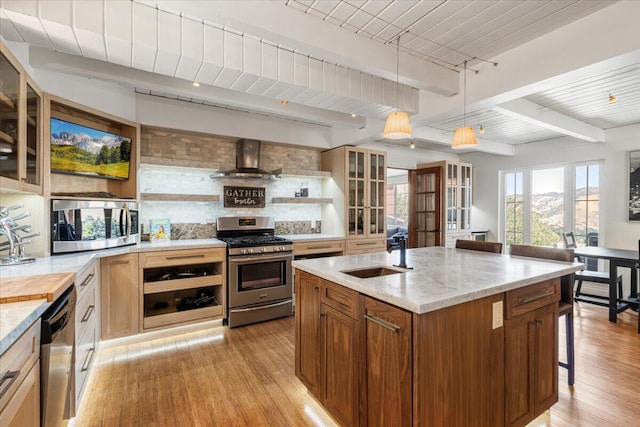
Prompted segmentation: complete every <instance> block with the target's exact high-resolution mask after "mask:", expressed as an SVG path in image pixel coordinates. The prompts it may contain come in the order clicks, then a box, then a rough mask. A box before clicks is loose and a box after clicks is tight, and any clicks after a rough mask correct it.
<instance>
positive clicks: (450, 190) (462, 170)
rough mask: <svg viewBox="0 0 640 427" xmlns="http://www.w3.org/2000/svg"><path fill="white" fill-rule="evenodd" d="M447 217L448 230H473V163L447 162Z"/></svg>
mask: <svg viewBox="0 0 640 427" xmlns="http://www.w3.org/2000/svg"><path fill="white" fill-rule="evenodd" d="M446 168H447V175H446V200H447V208H446V218H447V230H448V231H469V230H471V165H470V164H468V163H447V164H446Z"/></svg>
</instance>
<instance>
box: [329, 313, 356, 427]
mask: <svg viewBox="0 0 640 427" xmlns="http://www.w3.org/2000/svg"><path fill="white" fill-rule="evenodd" d="M321 329H322V367H323V369H324V370H323V378H322V379H323V381H322V389H323V393H322V399H321V401H322V403H323V406H324V407H325V409H327V411H329V412H330V413H331V415H333V416H334V418H335V419H336V420H337V421H338V423H339V424H340V425H343V426H355V425H358V369H357V355H358V343H359V342H358V337H359V334H358V321H357V320H355V319H352V318H351V317H349V316H346V315H344V314H342V313H340V312H339V311H338V310H336V309H334V308H332V307H329V306H328V305H326V304H321Z"/></svg>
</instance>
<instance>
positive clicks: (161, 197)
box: [140, 193, 220, 202]
mask: <svg viewBox="0 0 640 427" xmlns="http://www.w3.org/2000/svg"><path fill="white" fill-rule="evenodd" d="M140 200H147V201H157V202H219V201H220V196H219V195H217V194H172V193H140Z"/></svg>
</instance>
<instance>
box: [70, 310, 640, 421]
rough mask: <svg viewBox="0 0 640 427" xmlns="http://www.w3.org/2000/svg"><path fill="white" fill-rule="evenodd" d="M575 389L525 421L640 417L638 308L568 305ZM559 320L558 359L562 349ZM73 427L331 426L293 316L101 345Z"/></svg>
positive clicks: (563, 386)
mask: <svg viewBox="0 0 640 427" xmlns="http://www.w3.org/2000/svg"><path fill="white" fill-rule="evenodd" d="M575 313H576V316H575V334H576V365H577V371H576V385H575V386H574V387H569V386H568V385H567V374H566V370H565V369H562V368H560V370H559V372H560V375H559V381H560V387H559V388H560V401H559V402H558V403H557V404H556V405H554V406H553V408H552V409H551V410H550V411H548V412H547V413H546V414H544V415H543V416H542V417H540V418H539V419H537V420H536V421H535V422H534V423H532V424H531V426H553V427H560V426H572V427H574V426H585V427H590V426H597V427H604V426H631V425H637V421H638V416H639V415H638V414H640V399H638V396H640V375H638V372H639V368H640V334H638V333H637V332H636V327H637V321H638V319H637V313H633V312H625V313H622V314H621V315H620V316H619V320H618V323H617V324H613V323H610V322H609V321H608V320H607V313H606V309H604V308H602V307H596V306H590V305H588V304H577V305H576V307H575ZM563 331H564V325H563V324H562V320H561V324H560V357H561V358H563V355H564V345H563V343H564V334H563ZM97 357H98V359H97V361H96V362H97V363H96V366H95V368H94V372H93V373H92V376H91V378H90V382H89V383H88V384H87V387H88V388H87V391H86V393H85V398H84V401H83V404H82V408H81V411H80V413H79V414H78V416H77V417H76V420H75V424H76V425H77V426H82V427H85V426H249V425H250V426H335V423H334V422H333V421H332V420H331V419H330V418H329V417H328V416H327V415H326V414H325V413H324V411H323V410H322V409H321V408H320V407H319V405H318V404H317V403H316V402H315V400H313V398H311V397H310V395H309V394H307V392H306V389H305V388H304V386H303V385H302V384H301V383H300V382H299V381H298V379H297V378H296V377H295V375H294V322H293V317H289V318H284V319H280V320H274V321H271V322H266V323H261V324H256V325H250V326H245V327H241V328H236V329H228V328H226V327H215V328H209V329H204V330H200V331H197V332H190V333H187V334H183V335H178V336H174V337H170V338H161V339H154V340H150V341H147V342H144V343H138V344H128V345H122V346H120V347H115V348H105V349H101V350H100V351H99V353H98V356H97Z"/></svg>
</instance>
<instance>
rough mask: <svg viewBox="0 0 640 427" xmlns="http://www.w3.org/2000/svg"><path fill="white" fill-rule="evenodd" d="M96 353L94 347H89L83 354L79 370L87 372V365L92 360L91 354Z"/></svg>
mask: <svg viewBox="0 0 640 427" xmlns="http://www.w3.org/2000/svg"><path fill="white" fill-rule="evenodd" d="M95 354H96V348H95V347H91V348H90V349H89V351H87V354H86V355H85V356H84V362H82V368H80V372H87V371H88V370H89V365H91V361H92V360H93V356H94V355H95Z"/></svg>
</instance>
